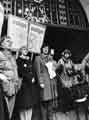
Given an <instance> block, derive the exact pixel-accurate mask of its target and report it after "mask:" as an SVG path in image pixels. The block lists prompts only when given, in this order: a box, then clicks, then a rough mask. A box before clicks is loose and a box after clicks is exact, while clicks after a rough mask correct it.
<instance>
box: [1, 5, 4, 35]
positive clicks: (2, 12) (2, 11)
mask: <svg viewBox="0 0 89 120" xmlns="http://www.w3.org/2000/svg"><path fill="white" fill-rule="evenodd" d="M3 21H4V7H3V6H2V4H1V3H0V36H1V32H2V25H3Z"/></svg>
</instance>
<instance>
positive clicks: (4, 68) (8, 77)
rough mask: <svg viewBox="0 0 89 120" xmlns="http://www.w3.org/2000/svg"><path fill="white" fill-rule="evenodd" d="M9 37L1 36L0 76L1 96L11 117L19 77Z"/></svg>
mask: <svg viewBox="0 0 89 120" xmlns="http://www.w3.org/2000/svg"><path fill="white" fill-rule="evenodd" d="M11 45H12V42H11V38H10V37H7V36H5V37H3V38H2V40H1V51H0V77H1V86H2V91H3V96H4V99H5V101H6V104H7V108H8V113H9V119H11V117H12V113H13V109H14V104H15V96H16V93H17V91H18V89H19V77H18V72H17V65H16V60H15V58H14V57H13V55H12V51H11ZM6 119H8V118H6Z"/></svg>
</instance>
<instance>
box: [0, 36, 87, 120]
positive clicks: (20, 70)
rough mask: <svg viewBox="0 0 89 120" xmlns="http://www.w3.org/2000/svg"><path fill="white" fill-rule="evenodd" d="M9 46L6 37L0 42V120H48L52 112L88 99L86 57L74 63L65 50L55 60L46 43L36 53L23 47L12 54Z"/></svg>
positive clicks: (70, 55) (65, 108)
mask: <svg viewBox="0 0 89 120" xmlns="http://www.w3.org/2000/svg"><path fill="white" fill-rule="evenodd" d="M11 45H12V42H11V38H10V37H9V36H5V37H3V38H2V39H1V42H0V120H52V116H53V112H55V111H57V110H59V109H60V110H61V111H62V112H66V111H68V110H70V108H73V107H74V106H73V105H74V102H75V101H77V102H81V101H83V102H84V101H85V100H87V99H88V94H89V92H88V84H89V54H87V55H86V56H85V58H84V59H83V60H82V61H81V63H78V64H75V63H74V62H73V61H72V59H71V57H72V54H71V52H70V50H68V49H66V50H64V51H63V52H62V53H61V58H60V59H59V60H58V61H56V60H54V54H55V51H54V50H53V49H50V47H49V45H48V44H46V43H43V46H42V48H41V53H40V54H36V53H31V52H30V51H29V50H28V49H27V47H26V46H22V47H21V48H20V49H19V50H18V51H16V52H13V51H12V50H11ZM76 86H77V87H76ZM84 86H85V87H84ZM81 88H82V89H81ZM78 100H80V101H78Z"/></svg>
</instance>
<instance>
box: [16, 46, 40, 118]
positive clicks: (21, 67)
mask: <svg viewBox="0 0 89 120" xmlns="http://www.w3.org/2000/svg"><path fill="white" fill-rule="evenodd" d="M16 61H17V66H18V74H19V77H20V78H22V86H21V89H20V90H19V92H18V94H17V97H16V110H17V111H18V112H19V115H20V120H39V119H37V116H36V117H35V115H36V112H35V113H34V111H36V109H37V107H36V105H37V104H38V100H39V95H38V87H39V86H37V82H36V80H35V79H34V75H33V58H32V53H31V52H29V51H28V49H27V47H26V46H23V47H21V48H20V50H19V53H18V57H17V60H16Z"/></svg>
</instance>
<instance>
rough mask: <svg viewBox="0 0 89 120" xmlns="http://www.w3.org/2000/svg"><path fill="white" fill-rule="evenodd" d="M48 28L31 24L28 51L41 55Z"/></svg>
mask: <svg viewBox="0 0 89 120" xmlns="http://www.w3.org/2000/svg"><path fill="white" fill-rule="evenodd" d="M45 30H46V27H45V26H44V25H40V24H34V23H30V25H29V35H28V50H29V51H31V52H34V53H40V49H41V47H42V44H43V40H44V35H45Z"/></svg>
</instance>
